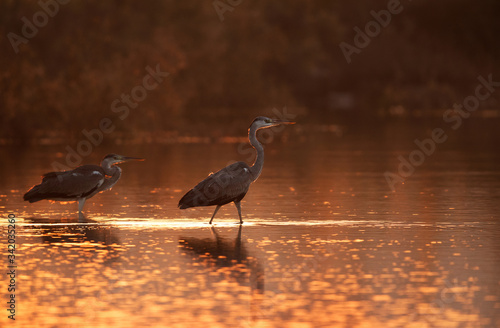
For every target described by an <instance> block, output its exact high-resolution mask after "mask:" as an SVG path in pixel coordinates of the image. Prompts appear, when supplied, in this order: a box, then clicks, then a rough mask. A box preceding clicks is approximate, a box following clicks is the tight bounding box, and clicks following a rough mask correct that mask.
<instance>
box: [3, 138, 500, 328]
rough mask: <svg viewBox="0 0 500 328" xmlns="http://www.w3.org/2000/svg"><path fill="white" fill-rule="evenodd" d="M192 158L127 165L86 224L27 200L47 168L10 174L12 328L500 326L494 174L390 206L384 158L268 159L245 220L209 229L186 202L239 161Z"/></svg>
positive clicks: (427, 179)
mask: <svg viewBox="0 0 500 328" xmlns="http://www.w3.org/2000/svg"><path fill="white" fill-rule="evenodd" d="M281 146H283V145H281ZM189 147H192V148H193V149H194V150H195V151H193V149H191V151H186V152H185V153H183V152H181V153H180V155H179V157H180V158H177V159H176V160H175V161H173V163H169V161H168V159H167V158H164V159H163V160H162V161H159V162H160V163H161V162H163V163H166V164H165V165H167V166H168V169H161V167H160V166H157V165H159V164H158V163H157V162H158V161H150V162H149V163H148V161H146V162H144V163H141V164H144V165H145V169H144V170H142V168H141V169H139V168H138V167H133V166H126V167H124V174H123V178H122V180H121V181H119V182H118V184H117V185H116V186H115V187H114V188H113V190H112V191H110V192H105V193H102V194H99V195H97V196H95V197H94V198H92V199H91V200H89V202H88V204H86V208H85V212H86V214H85V217H83V218H82V217H79V216H78V215H76V214H75V210H76V204H74V203H68V204H59V203H49V202H39V203H35V204H27V203H25V202H23V201H22V194H23V192H24V190H25V189H27V188H29V186H31V185H32V184H33V183H35V182H37V181H38V180H37V179H38V176H39V175H40V174H41V173H44V172H43V168H41V167H42V166H35V167H33V166H32V165H31V162H20V163H16V165H12V166H11V167H10V168H11V170H12V172H15V170H20V171H19V172H24V173H23V174H15V173H11V174H8V175H5V176H4V178H5V179H6V180H5V181H7V182H6V184H5V185H4V187H2V188H3V189H0V194H1V195H2V196H0V213H1V214H2V216H6V213H8V212H11V211H14V212H15V213H16V216H17V218H18V219H17V229H16V233H17V249H16V252H17V256H18V265H19V267H18V270H19V276H18V283H19V289H18V291H17V296H16V297H17V298H18V300H19V301H18V302H19V303H18V304H19V312H18V319H19V320H16V326H19V327H30V326H33V325H34V324H35V323H36V326H37V327H69V326H76V325H78V326H85V327H110V326H119V327H135V326H138V325H140V326H168V327H186V326H193V325H195V324H206V325H208V326H209V327H381V326H384V327H450V326H451V327H478V326H482V327H495V326H498V325H499V324H500V316H499V314H498V313H499V309H500V299H499V295H500V293H499V287H500V284H499V278H498V270H499V268H500V256H499V249H500V242H499V240H500V238H499V236H500V228H499V224H498V220H497V218H498V215H497V213H498V211H499V210H500V205H499V202H498V200H499V199H500V197H499V196H500V194H499V191H498V190H499V189H498V187H499V186H500V183H499V181H498V180H499V179H498V172H497V171H495V169H493V167H494V165H496V164H495V163H491V164H488V163H486V164H485V163H481V165H482V167H483V168H484V167H485V166H486V168H488V169H486V170H484V171H482V172H485V173H484V174H470V175H469V174H465V173H464V172H468V171H467V170H465V169H464V167H468V166H469V165H470V164H469V163H467V162H462V166H461V165H460V163H457V162H456V161H455V160H456V158H453V161H454V162H453V165H454V167H455V170H451V171H448V173H446V174H441V173H440V171H439V170H438V169H437V168H436V166H435V165H434V164H433V163H432V162H431V163H429V166H427V168H421V170H420V172H419V173H418V174H415V176H413V177H412V178H411V179H410V180H409V181H408V182H407V184H405V186H404V188H403V189H401V190H399V191H398V192H397V193H391V192H390V190H389V189H388V187H387V185H386V184H385V181H384V180H383V177H382V174H381V173H380V172H383V170H384V169H386V168H387V166H386V165H385V162H384V158H386V157H387V154H386V153H384V156H382V155H381V154H380V153H379V154H377V155H376V156H374V154H373V153H367V155H366V156H363V155H362V154H363V153H360V152H353V153H352V154H349V153H348V152H346V151H342V152H330V151H326V152H325V151H324V150H321V151H320V150H318V149H317V150H314V149H313V150H311V149H307V150H304V149H302V150H299V151H301V152H312V153H313V155H314V151H317V152H320V153H317V154H315V155H314V156H313V157H316V158H320V160H319V162H320V163H319V164H318V162H313V161H311V160H309V158H310V156H302V157H301V158H300V159H299V160H295V161H294V160H292V158H294V156H295V155H294V152H292V151H290V150H287V149H286V148H285V147H284V149H281V150H280V151H279V152H276V151H270V152H269V156H267V158H266V161H267V163H266V167H265V168H264V171H263V175H262V177H261V178H260V179H259V180H258V181H257V182H256V183H255V184H254V185H252V187H251V188H250V192H249V194H248V195H247V197H246V198H245V200H244V202H243V203H242V208H243V219H244V221H245V223H244V224H243V225H242V226H241V227H240V225H239V224H238V219H237V213H236V209H235V207H234V206H233V205H231V204H230V205H227V206H225V207H223V208H222V209H221V211H220V212H219V214H218V215H217V217H216V219H215V220H214V226H213V227H210V226H209V225H208V220H209V218H210V216H211V214H212V211H213V208H198V209H189V210H184V211H181V210H179V209H177V207H176V205H177V201H178V199H179V198H180V197H181V196H182V194H183V192H185V191H187V189H189V188H190V187H192V186H193V185H194V184H195V183H196V182H197V181H198V180H200V179H201V178H203V177H204V176H206V175H207V174H208V173H209V172H210V171H211V170H214V169H217V168H218V167H220V166H223V165H225V164H227V163H226V162H224V161H215V160H214V161H212V162H210V163H207V164H206V166H207V167H203V165H202V167H197V164H199V160H198V161H197V160H196V158H197V157H199V156H205V155H206V156H207V157H209V156H213V154H212V155H209V154H210V153H211V152H212V151H213V150H214V149H210V150H206V151H203V150H202V149H201V148H199V147H197V146H196V145H193V146H189ZM204 147H207V146H204ZM276 148H277V147H276ZM230 150H232V148H231V145H229V146H228V145H223V146H220V149H219V150H218V151H219V154H220V156H221V157H224V154H226V153H227V152H228V151H230ZM153 153H158V151H156V152H154V151H153ZM192 153H196V156H194V155H193V154H192ZM133 155H137V156H141V154H140V153H139V154H133ZM448 155H449V154H444V155H441V156H443V157H444V158H446V156H448ZM157 156H159V155H157ZM436 156H440V155H439V154H436ZM143 157H147V156H143ZM195 157H196V158H195ZM349 158H351V159H352V158H354V160H348V159H349ZM444 160H445V159H444ZM185 163H189V164H187V165H186V164H185ZM283 163H287V164H286V169H283ZM7 165H8V164H7ZM44 167H45V166H44ZM138 170H139V171H138ZM379 171H380V172H379ZM137 172H141V174H140V175H138V174H137ZM155 172H156V173H155ZM158 172H160V173H158ZM472 172H475V170H472ZM488 172H489V173H488ZM441 175H443V176H446V178H445V179H441V178H442V177H441ZM485 175H486V176H485ZM477 185H481V188H480V189H477V188H476V187H472V186H477ZM14 186H15V187H14ZM87 206H88V207H87ZM0 229H1V230H2V233H4V231H5V230H6V229H7V225H6V222H1V223H0ZM2 293H3V294H2V299H5V297H6V294H5V293H6V292H5V290H2ZM5 320H6V318H5V316H2V317H0V323H2V326H3V324H4V323H6V321H5Z"/></svg>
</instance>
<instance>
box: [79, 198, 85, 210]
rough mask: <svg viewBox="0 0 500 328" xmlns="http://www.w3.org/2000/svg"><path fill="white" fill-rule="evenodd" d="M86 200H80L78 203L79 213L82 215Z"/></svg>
mask: <svg viewBox="0 0 500 328" xmlns="http://www.w3.org/2000/svg"><path fill="white" fill-rule="evenodd" d="M85 201H86V198H80V200H79V201H78V213H81V212H82V210H83V205H85Z"/></svg>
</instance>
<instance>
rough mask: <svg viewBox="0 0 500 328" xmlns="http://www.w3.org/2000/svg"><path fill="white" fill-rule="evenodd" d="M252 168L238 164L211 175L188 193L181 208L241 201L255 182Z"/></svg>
mask: <svg viewBox="0 0 500 328" xmlns="http://www.w3.org/2000/svg"><path fill="white" fill-rule="evenodd" d="M253 180H254V179H253V175H252V173H251V170H250V167H249V166H248V164H246V163H245V162H236V163H234V164H231V165H228V166H226V167H225V168H223V169H222V170H220V171H218V172H216V173H213V174H210V175H209V176H208V177H207V178H206V179H205V180H203V181H201V182H200V183H198V184H197V185H196V186H195V187H194V188H193V189H191V190H190V191H188V192H187V193H186V194H185V195H184V197H182V199H181V200H180V201H179V207H180V208H181V209H182V208H188V207H196V206H210V205H224V204H227V203H230V202H233V201H239V200H241V199H242V198H243V197H244V196H245V194H246V193H247V191H248V188H249V187H250V184H251V183H252V182H253Z"/></svg>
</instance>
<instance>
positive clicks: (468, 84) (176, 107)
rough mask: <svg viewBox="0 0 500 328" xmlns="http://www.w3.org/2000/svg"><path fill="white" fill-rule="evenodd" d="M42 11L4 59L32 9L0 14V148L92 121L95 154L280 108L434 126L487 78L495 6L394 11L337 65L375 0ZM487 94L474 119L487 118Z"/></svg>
mask: <svg viewBox="0 0 500 328" xmlns="http://www.w3.org/2000/svg"><path fill="white" fill-rule="evenodd" d="M46 3H52V5H53V3H56V4H57V7H58V8H57V12H56V13H55V14H54V15H52V16H53V17H48V19H47V21H46V22H44V20H43V15H41V16H40V15H39V16H37V17H36V18H37V19H38V20H39V25H42V26H40V27H38V28H36V29H37V30H38V31H37V32H36V33H35V35H34V36H32V37H30V38H24V39H25V41H27V42H26V43H21V42H19V43H17V48H18V52H17V53H16V51H15V49H14V48H15V47H13V45H12V34H11V38H9V37H8V35H9V33H15V34H16V35H17V36H19V37H23V32H22V31H23V26H24V25H25V21H23V19H22V18H23V17H25V18H26V19H27V20H28V21H30V22H33V19H34V17H33V15H35V16H36V13H37V12H40V11H41V10H42V7H41V5H40V4H39V3H38V2H36V1H19V0H3V1H1V2H0V30H1V33H0V35H1V37H0V38H1V40H2V50H1V52H0V62H1V67H2V69H1V71H0V91H1V95H2V96H1V97H0V110H1V113H2V114H1V116H0V143H1V144H25V145H26V144H40V143H48V144H67V143H68V141H69V142H76V141H78V140H80V139H81V138H82V129H88V130H90V129H92V128H95V127H98V126H99V122H100V121H101V119H103V118H105V117H106V118H109V119H111V120H112V122H113V123H114V125H115V126H116V130H115V131H114V132H113V133H111V134H109V135H107V136H106V137H105V138H104V143H113V141H114V140H115V139H116V138H122V139H123V138H125V139H130V140H132V139H137V140H136V141H137V142H142V141H145V140H149V141H155V140H156V141H158V140H160V141H161V140H166V139H165V138H167V139H168V138H170V139H168V140H175V138H178V137H179V136H197V135H198V136H208V137H210V136H213V135H214V134H215V135H217V134H218V133H219V132H217V130H220V129H223V130H224V133H228V134H229V135H239V136H241V135H242V134H243V135H244V133H242V131H241V127H242V126H244V127H245V128H246V127H247V126H248V125H249V123H250V122H251V120H252V119H253V117H254V116H255V115H259V114H265V115H269V116H271V115H272V109H273V108H278V109H280V111H282V109H283V108H285V107H286V108H287V109H288V111H289V112H291V113H294V114H296V115H298V117H297V118H296V119H297V120H299V121H300V122H302V123H303V124H320V123H321V124H329V123H332V124H333V123H335V124H339V126H340V127H341V129H343V130H346V129H351V130H352V129H366V128H373V127H374V126H376V125H377V124H381V123H383V122H386V121H390V120H401V122H406V124H413V123H416V122H428V120H433V119H434V120H436V119H437V120H440V121H441V124H443V123H442V114H443V112H444V111H445V110H446V109H447V108H451V107H452V106H453V104H454V103H461V102H462V100H463V99H464V97H466V96H468V95H470V94H473V92H474V88H475V86H476V85H477V84H478V81H477V77H478V76H480V75H483V76H485V77H486V76H487V75H488V74H493V80H500V42H498V36H499V35H500V21H499V20H498V17H499V14H500V2H498V1H496V0H483V1H481V2H477V1H472V0H453V1H452V0H442V1H438V2H436V1H430V0H419V1H411V2H410V1H402V2H401V3H400V6H401V7H402V11H401V12H400V13H399V14H397V15H392V17H391V22H390V23H389V24H388V26H387V27H382V28H381V31H380V33H379V34H378V35H377V36H375V37H373V38H371V41H370V43H369V44H368V45H367V46H366V47H365V48H363V49H361V51H360V52H359V53H354V54H352V56H351V62H350V63H347V61H346V58H345V57H344V54H343V53H342V50H341V48H340V46H339V44H340V43H341V42H346V43H348V44H350V45H354V38H355V36H356V32H355V31H354V28H355V27H359V28H360V29H361V30H364V29H365V25H366V24H367V23H368V22H369V21H372V20H374V18H373V16H372V15H371V14H370V11H372V10H375V11H376V12H378V11H380V10H384V9H387V6H388V3H389V2H388V1H386V0H383V1H379V0H377V1H373V0H369V1H368V0H359V1H355V2H348V1H331V0H316V1H304V0H290V1H286V2H285V1H279V2H278V1H273V2H269V1H263V0H255V1H241V2H239V3H237V2H233V4H235V3H237V4H236V5H234V6H231V5H230V4H229V3H227V2H226V1H173V0H165V1H149V2H139V1H131V0H116V1H105V2H102V1H71V2H69V3H67V4H59V3H57V2H55V1H47V2H46ZM52 8H54V7H52ZM46 17H47V15H46ZM44 23H45V24H44ZM14 40H19V39H14ZM147 66H149V67H151V68H152V69H153V70H154V69H155V68H156V67H159V69H160V70H161V71H162V72H168V73H169V75H168V76H167V77H165V78H164V80H163V81H162V82H161V83H159V84H158V86H157V87H156V88H154V89H153V90H150V91H147V95H146V96H144V100H141V101H140V102H139V103H138V104H137V106H136V107H135V108H130V112H129V115H128V116H127V118H125V119H123V120H121V119H119V117H120V115H121V114H123V112H120V111H113V109H112V104H113V102H114V101H115V100H116V99H121V96H122V94H125V95H126V94H129V95H130V93H131V90H132V89H133V88H134V87H136V86H138V85H142V81H143V77H144V76H145V75H146V74H147V70H146V67H147ZM499 94H500V92H498V93H497V94H493V96H492V97H490V98H489V99H487V100H486V101H483V102H481V104H480V110H478V111H477V112H475V113H474V114H473V116H474V117H473V119H479V118H485V117H486V118H497V119H498V117H499V116H500V114H499V102H498V99H499V97H498V95H499ZM138 95H140V94H138ZM141 97H142V96H141ZM122 105H123V103H122ZM496 121H497V120H495V122H496ZM236 122H241V123H236ZM489 122H490V123H488V124H489V125H488V124H487V123H484V124H486V125H487V127H486V128H480V129H476V128H475V129H474V131H475V132H477V133H479V131H481V133H482V134H484V133H486V134H487V135H486V136H485V138H484V140H490V139H491V137H492V136H496V135H497V134H496V130H497V129H496V126H497V125H498V124H497V122H496V123H494V124H492V123H491V122H492V121H491V120H489ZM481 124H483V123H481ZM212 125H215V126H216V128H214V129H209V127H210V126H212ZM434 125H435V124H434ZM480 126H481V125H480ZM332 129H333V130H335V129H336V128H335V127H334V128H332ZM484 130H486V132H485V131H484ZM298 131H300V129H299V130H298ZM464 131H465V130H464ZM467 134H468V133H467ZM420 135H422V133H421V132H420ZM462 135H464V134H463V133H462ZM409 141H410V142H411V139H410V140H409Z"/></svg>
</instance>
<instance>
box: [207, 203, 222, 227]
mask: <svg viewBox="0 0 500 328" xmlns="http://www.w3.org/2000/svg"><path fill="white" fill-rule="evenodd" d="M220 207H221V205H217V207H216V208H215V211H214V215H212V218H211V219H210V222H208V224H212V221H213V220H214V217H215V214H217V212H218V211H219V208H220Z"/></svg>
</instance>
